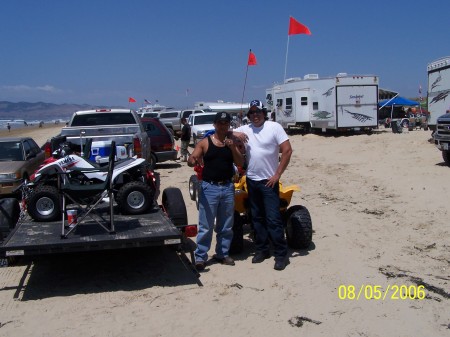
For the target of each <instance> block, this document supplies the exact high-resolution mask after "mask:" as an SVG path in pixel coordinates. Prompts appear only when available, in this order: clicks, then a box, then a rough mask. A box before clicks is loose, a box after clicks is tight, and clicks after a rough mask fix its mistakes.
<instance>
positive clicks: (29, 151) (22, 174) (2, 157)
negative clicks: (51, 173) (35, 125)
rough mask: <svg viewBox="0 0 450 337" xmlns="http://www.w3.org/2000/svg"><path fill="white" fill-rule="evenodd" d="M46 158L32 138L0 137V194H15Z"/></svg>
mask: <svg viewBox="0 0 450 337" xmlns="http://www.w3.org/2000/svg"><path fill="white" fill-rule="evenodd" d="M44 159H45V153H44V151H43V150H41V149H40V148H39V146H38V145H37V144H36V142H35V141H34V140H33V139H32V138H29V137H19V138H12V137H8V138H0V196H1V197H3V196H4V195H13V194H14V192H15V190H16V189H17V187H19V186H20V185H21V184H22V181H24V180H27V179H29V177H30V176H31V175H32V174H33V173H34V171H36V170H37V169H38V167H39V165H41V164H42V163H43V162H44Z"/></svg>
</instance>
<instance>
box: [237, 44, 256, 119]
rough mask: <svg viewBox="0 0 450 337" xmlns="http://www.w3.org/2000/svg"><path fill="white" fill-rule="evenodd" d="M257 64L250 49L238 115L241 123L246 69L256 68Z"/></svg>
mask: <svg viewBox="0 0 450 337" xmlns="http://www.w3.org/2000/svg"><path fill="white" fill-rule="evenodd" d="M257 64H258V62H257V61H256V56H255V54H254V53H253V52H252V50H251V49H250V51H249V52H248V60H247V68H246V70H245V80H244V90H243V91H242V99H241V113H240V114H239V119H240V122H242V115H243V108H242V107H243V105H244V94H245V87H246V85H247V74H248V67H249V66H256V65H257Z"/></svg>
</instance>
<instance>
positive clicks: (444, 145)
mask: <svg viewBox="0 0 450 337" xmlns="http://www.w3.org/2000/svg"><path fill="white" fill-rule="evenodd" d="M442 147H443V149H444V150H445V151H448V143H442Z"/></svg>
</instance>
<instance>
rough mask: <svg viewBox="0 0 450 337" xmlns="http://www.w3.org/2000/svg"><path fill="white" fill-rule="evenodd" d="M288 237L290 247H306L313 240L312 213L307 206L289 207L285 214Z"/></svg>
mask: <svg viewBox="0 0 450 337" xmlns="http://www.w3.org/2000/svg"><path fill="white" fill-rule="evenodd" d="M285 220H286V239H287V242H288V245H289V247H291V248H294V249H306V248H308V247H309V246H310V245H311V241H312V222H311V215H310V214H309V211H308V210H307V209H306V207H303V206H292V207H289V208H288V210H287V211H286V214H285Z"/></svg>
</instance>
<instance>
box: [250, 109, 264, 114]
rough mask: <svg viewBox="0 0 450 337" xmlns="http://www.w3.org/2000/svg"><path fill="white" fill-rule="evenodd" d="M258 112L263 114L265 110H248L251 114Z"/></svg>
mask: <svg viewBox="0 0 450 337" xmlns="http://www.w3.org/2000/svg"><path fill="white" fill-rule="evenodd" d="M256 113H258V114H262V113H263V112H262V110H253V111H249V112H248V114H249V115H253V114H256Z"/></svg>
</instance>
